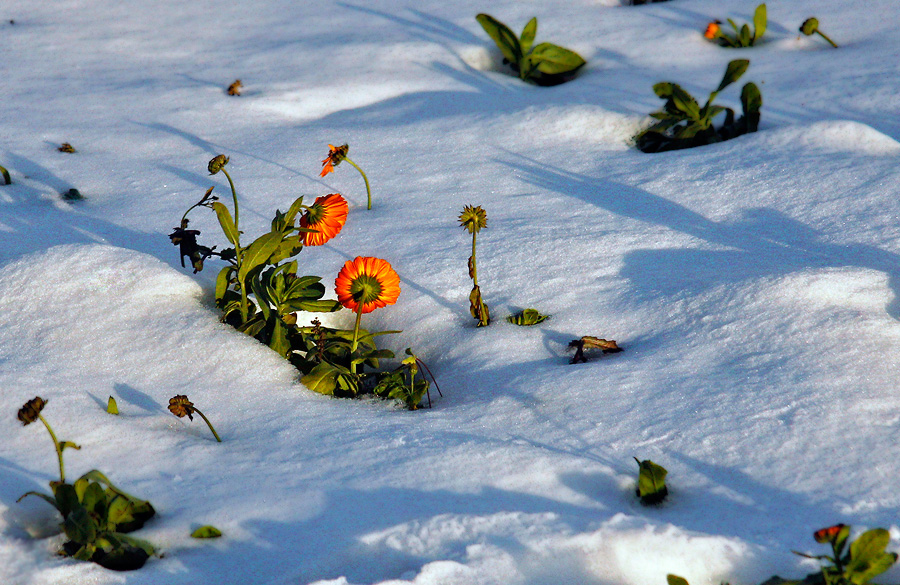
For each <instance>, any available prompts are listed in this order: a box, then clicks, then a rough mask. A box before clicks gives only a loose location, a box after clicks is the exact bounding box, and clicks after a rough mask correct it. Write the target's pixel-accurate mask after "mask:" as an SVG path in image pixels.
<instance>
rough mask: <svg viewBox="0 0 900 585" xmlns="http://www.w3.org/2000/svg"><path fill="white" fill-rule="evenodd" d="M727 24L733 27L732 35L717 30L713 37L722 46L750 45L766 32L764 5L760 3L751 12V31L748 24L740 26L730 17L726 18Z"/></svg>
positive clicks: (739, 46) (738, 46) (737, 46)
mask: <svg viewBox="0 0 900 585" xmlns="http://www.w3.org/2000/svg"><path fill="white" fill-rule="evenodd" d="M727 20H728V24H730V25H731V28H733V29H734V35H729V34H726V33H723V32H721V30H719V32H718V34H717V35H716V36H715V37H714V38H715V40H716V41H718V42H719V44H720V45H722V46H723V47H732V48H741V47H752V46H753V45H755V44H756V42H757V41H758V40H759V39H761V38H762V37H763V35H764V34H765V33H766V24H767V17H766V5H765V4H760V5H759V6H757V7H756V11H755V12H754V13H753V32H750V25H748V24H744V25H742V26H741V27H740V28H738V25H737V24H735V22H734V21H733V20H732V19H730V18H729V19H727Z"/></svg>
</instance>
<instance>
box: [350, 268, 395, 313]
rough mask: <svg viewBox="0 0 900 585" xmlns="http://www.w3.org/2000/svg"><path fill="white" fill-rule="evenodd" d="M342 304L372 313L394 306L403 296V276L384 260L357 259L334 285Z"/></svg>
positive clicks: (354, 309)
mask: <svg viewBox="0 0 900 585" xmlns="http://www.w3.org/2000/svg"><path fill="white" fill-rule="evenodd" d="M334 289H335V292H337V297H338V301H339V302H340V303H341V304H342V305H344V306H345V307H347V308H348V309H350V310H351V311H356V310H357V308H358V307H361V310H360V312H362V313H371V312H372V311H374V310H375V309H380V308H381V307H386V306H387V305H393V304H394V303H396V302H397V297H399V296H400V276H398V275H397V273H396V272H394V269H393V268H391V265H390V264H389V263H388V262H387V261H385V260H382V259H381V258H372V257H371V256H368V257H361V256H357V257H356V258H354V259H353V260H347V262H345V263H344V267H343V268H341V271H340V273H339V274H338V276H337V278H336V279H335V281H334Z"/></svg>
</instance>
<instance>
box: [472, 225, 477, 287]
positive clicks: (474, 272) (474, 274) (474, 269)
mask: <svg viewBox="0 0 900 585" xmlns="http://www.w3.org/2000/svg"><path fill="white" fill-rule="evenodd" d="M477 237H478V232H472V282H473V283H474V284H475V286H478V265H477V264H476V262H475V238H477Z"/></svg>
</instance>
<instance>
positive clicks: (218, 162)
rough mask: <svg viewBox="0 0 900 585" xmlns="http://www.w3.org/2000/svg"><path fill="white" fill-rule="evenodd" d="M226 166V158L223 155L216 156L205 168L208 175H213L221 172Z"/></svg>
mask: <svg viewBox="0 0 900 585" xmlns="http://www.w3.org/2000/svg"><path fill="white" fill-rule="evenodd" d="M227 164H228V157H227V156H225V155H224V154H220V155H218V156H216V157H215V158H214V159H212V160H211V161H209V165H207V167H206V168H207V169H208V170H209V174H210V175H215V174H216V173H218V172H219V171H221V170H222V168H223V167H224V166H225V165H227Z"/></svg>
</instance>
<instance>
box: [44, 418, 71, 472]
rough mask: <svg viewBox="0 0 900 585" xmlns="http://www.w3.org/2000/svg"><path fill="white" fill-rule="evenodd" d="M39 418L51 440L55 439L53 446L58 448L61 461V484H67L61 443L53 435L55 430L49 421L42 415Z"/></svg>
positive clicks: (57, 452)
mask: <svg viewBox="0 0 900 585" xmlns="http://www.w3.org/2000/svg"><path fill="white" fill-rule="evenodd" d="M38 418H39V419H41V422H42V423H44V426H45V427H47V432H48V433H50V438H51V439H53V446H54V447H55V448H56V458H57V459H59V483H65V482H66V468H65V467H64V466H63V454H62V447H61V446H60V444H59V441H57V440H56V435H55V434H54V433H53V429H51V428H50V423H48V422H47V419H45V418H44V416H43V415H41V414H38Z"/></svg>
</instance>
